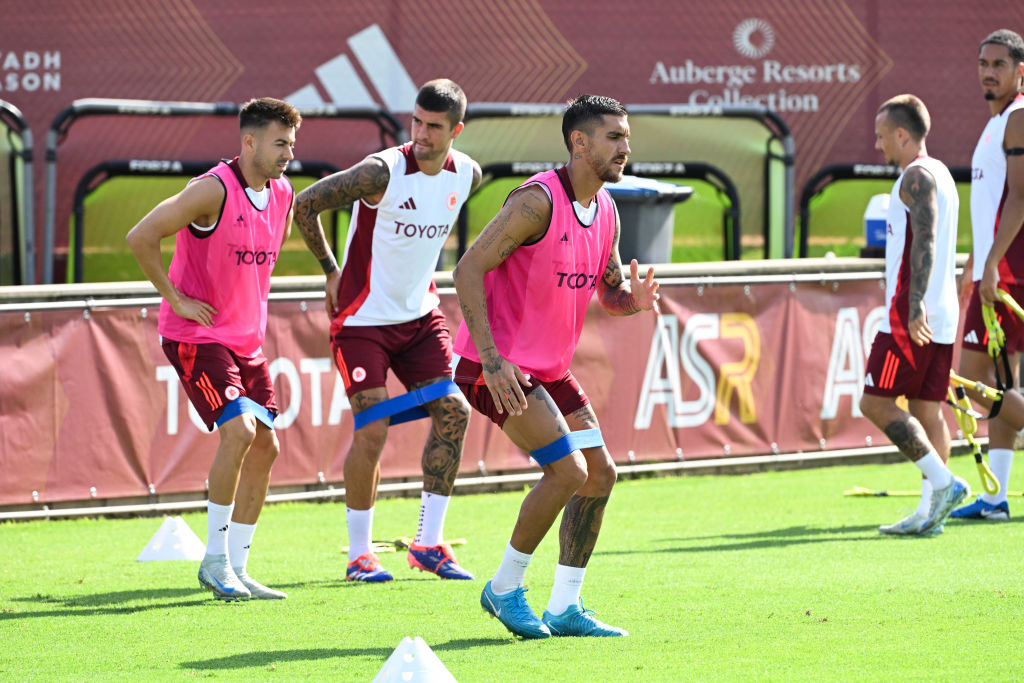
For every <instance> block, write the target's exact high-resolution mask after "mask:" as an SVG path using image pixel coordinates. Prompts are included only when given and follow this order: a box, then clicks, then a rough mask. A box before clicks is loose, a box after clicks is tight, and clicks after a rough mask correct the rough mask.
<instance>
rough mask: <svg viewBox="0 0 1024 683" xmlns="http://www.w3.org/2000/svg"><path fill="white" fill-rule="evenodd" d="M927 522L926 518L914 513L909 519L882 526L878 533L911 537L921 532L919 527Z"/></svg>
mask: <svg viewBox="0 0 1024 683" xmlns="http://www.w3.org/2000/svg"><path fill="white" fill-rule="evenodd" d="M927 521H928V518H927V517H925V516H924V515H922V514H921V513H919V512H917V511H915V512H914V514H912V515H910V516H909V517H904V518H903V519H901V520H900V521H898V522H896V523H895V524H883V525H882V526H880V527H878V533H880V534H890V535H892V536H912V535H914V534H918V533H920V532H921V527H923V526H924V523H925V522H927Z"/></svg>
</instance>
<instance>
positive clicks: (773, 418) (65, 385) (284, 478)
mask: <svg viewBox="0 0 1024 683" xmlns="http://www.w3.org/2000/svg"><path fill="white" fill-rule="evenodd" d="M864 277H865V279H860V280H857V279H854V280H828V279H825V276H822V279H821V280H810V281H797V280H796V279H794V280H793V281H792V282H779V283H767V284H749V285H742V284H728V285H713V286H712V285H682V284H672V283H671V280H668V281H666V283H665V284H663V285H662V287H661V290H660V291H661V292H662V297H663V298H662V311H663V315H662V318H661V319H660V320H659V319H658V318H657V317H656V316H655V315H654V314H653V313H647V312H645V313H642V314H639V315H634V316H630V317H626V318H621V317H612V316H609V315H608V314H606V313H605V312H604V311H603V310H602V309H601V308H600V306H599V304H597V303H592V304H591V310H590V311H589V313H588V317H587V322H586V326H585V328H584V331H583V336H582V339H581V342H580V345H579V348H578V350H577V353H576V355H575V358H574V360H573V372H574V373H575V374H576V376H577V377H578V379H579V381H580V383H581V384H582V386H583V388H584V389H585V390H586V392H587V394H588V395H589V397H590V400H591V402H592V404H593V406H594V409H595V412H596V413H597V416H598V419H599V421H600V423H601V427H602V431H603V433H604V438H605V442H606V443H607V446H608V450H609V451H610V453H611V454H612V457H613V458H614V459H615V460H616V461H617V462H620V463H624V462H629V461H631V460H635V461H655V460H675V459H679V458H685V459H697V458H725V457H730V456H742V455H753V454H764V453H773V452H797V451H820V450H825V449H829V450H831V449H839V448H849V447H857V446H864V445H870V444H871V443H872V441H873V442H874V443H875V444H876V445H877V444H882V443H886V442H885V439H884V436H883V435H882V434H881V433H880V432H878V430H876V429H875V428H874V427H873V426H871V424H870V423H869V422H868V421H867V420H866V419H865V418H863V417H862V416H861V415H860V413H859V410H858V408H857V404H858V401H859V398H860V392H861V387H862V385H863V380H864V363H865V359H866V357H867V352H868V350H869V348H870V344H871V340H872V339H873V337H874V334H875V331H876V329H877V327H878V324H879V321H880V319H881V316H882V315H883V314H884V307H883V305H882V301H883V290H882V288H881V287H880V283H881V280H879V279H878V276H877V275H870V274H868V275H865V276H864ZM442 309H443V310H444V312H445V314H446V315H447V317H448V320H449V325H450V326H451V327H452V329H453V330H454V329H455V327H456V326H457V325H458V322H459V320H460V313H459V307H458V303H457V301H456V298H455V295H454V293H453V292H451V291H444V290H442ZM156 313H157V300H156V299H152V300H146V303H143V304H139V303H137V302H133V303H131V304H130V305H125V304H117V303H116V302H115V301H110V302H108V303H100V304H94V305H92V306H90V307H88V308H65V309H55V310H20V311H9V312H3V313H0V358H2V359H3V371H2V372H0V505H21V504H31V503H33V502H54V501H69V500H88V499H90V498H98V499H111V498H122V497H139V496H146V495H152V494H156V495H167V494H173V493H182V492H202V491H204V490H205V488H206V476H207V471H208V470H209V466H210V463H211V462H212V459H213V456H214V453H215V451H216V448H217V443H218V441H219V439H218V437H217V436H216V435H215V434H214V435H211V434H209V433H207V431H206V428H205V427H204V426H203V425H202V424H201V423H200V421H199V420H198V417H197V416H196V414H195V412H194V410H192V408H191V406H190V405H189V404H188V402H187V400H186V398H185V395H184V392H183V391H182V389H181V387H180V384H179V381H178V378H177V376H176V374H175V372H174V370H173V368H172V367H171V365H170V363H169V362H168V361H167V359H166V358H165V357H164V355H163V352H162V350H161V348H160V346H159V341H158V336H157V332H156V318H157V316H156ZM264 353H265V354H266V356H267V358H268V359H269V360H270V372H271V375H272V377H273V378H274V386H275V390H276V392H277V403H278V406H279V408H280V414H279V415H278V417H277V420H276V423H275V425H276V428H277V431H278V435H279V438H280V442H281V455H280V457H279V458H278V460H277V462H276V464H275V465H274V470H273V478H272V481H271V484H272V485H274V486H284V485H303V484H308V485H315V484H317V483H318V482H324V481H328V482H337V481H341V480H342V466H343V462H344V455H345V453H346V451H347V449H348V447H349V445H350V443H351V439H352V414H351V410H350V407H349V404H348V400H347V398H346V396H345V391H344V387H343V384H342V382H341V380H340V378H339V376H338V373H337V371H336V369H335V368H334V365H333V362H332V360H331V356H330V349H329V344H328V319H327V316H326V314H325V313H324V310H323V299H322V295H317V294H309V295H308V298H303V297H302V296H301V295H288V296H286V297H276V298H274V299H273V300H272V301H271V303H270V320H269V324H268V328H267V338H266V343H265V344H264ZM391 380H392V384H390V385H389V391H390V393H391V395H397V394H398V393H401V392H403V391H404V390H403V388H402V387H401V385H400V384H398V383H397V381H395V380H394V378H393V377H392V378H391ZM428 429H429V424H428V423H427V422H426V421H425V420H421V421H417V422H411V423H406V424H402V425H396V426H395V427H393V428H392V429H391V430H390V431H389V435H388V441H387V444H386V446H385V450H384V454H383V457H382V460H381V468H382V475H383V476H384V477H385V478H395V477H410V478H418V477H419V476H421V470H420V455H421V452H422V449H423V444H424V441H425V439H426V436H427V431H428ZM528 467H530V461H529V458H528V456H527V455H526V454H525V453H523V452H522V451H520V450H518V449H517V448H516V447H514V446H513V445H512V444H511V442H510V441H509V439H508V438H507V437H506V436H505V435H504V434H503V433H502V432H501V431H500V430H499V429H497V428H496V427H495V426H494V425H493V424H491V423H490V422H489V421H488V420H486V419H485V418H484V417H483V416H481V415H479V414H474V415H473V417H472V419H471V420H470V426H469V432H468V435H467V439H466V446H465V451H464V455H463V462H462V472H463V473H469V472H476V471H479V470H480V469H481V468H482V469H484V470H486V471H489V472H497V471H503V470H514V469H523V468H528Z"/></svg>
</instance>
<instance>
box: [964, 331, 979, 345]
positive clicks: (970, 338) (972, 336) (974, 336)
mask: <svg viewBox="0 0 1024 683" xmlns="http://www.w3.org/2000/svg"><path fill="white" fill-rule="evenodd" d="M964 341H965V342H967V343H968V344H978V343H979V342H978V333H977V332H975V331H974V330H971V331H970V332H968V333H967V334H965V335H964Z"/></svg>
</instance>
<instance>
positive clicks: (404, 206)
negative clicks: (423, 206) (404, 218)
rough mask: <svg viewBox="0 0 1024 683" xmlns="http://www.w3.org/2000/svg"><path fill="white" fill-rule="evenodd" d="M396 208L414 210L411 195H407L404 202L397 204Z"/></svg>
mask: <svg viewBox="0 0 1024 683" xmlns="http://www.w3.org/2000/svg"><path fill="white" fill-rule="evenodd" d="M398 208H399V209H408V210H410V211H415V210H416V201H415V200H414V199H413V198H412V197H409V198H408V199H406V200H405V201H404V202H402V203H401V204H399V205H398Z"/></svg>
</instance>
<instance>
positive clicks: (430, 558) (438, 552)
mask: <svg viewBox="0 0 1024 683" xmlns="http://www.w3.org/2000/svg"><path fill="white" fill-rule="evenodd" d="M408 559H409V566H410V567H412V568H413V569H419V570H420V571H421V572H430V573H431V574H437V575H438V576H440V577H441V578H442V579H463V580H466V581H472V580H473V575H472V574H470V573H469V572H467V571H466V570H465V569H463V568H462V567H460V566H459V565H458V563H457V562H456V561H455V555H453V554H452V547H451V546H450V545H448V544H447V543H442V544H441V545H435V546H427V545H416V544H415V543H411V544H409V555H408Z"/></svg>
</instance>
